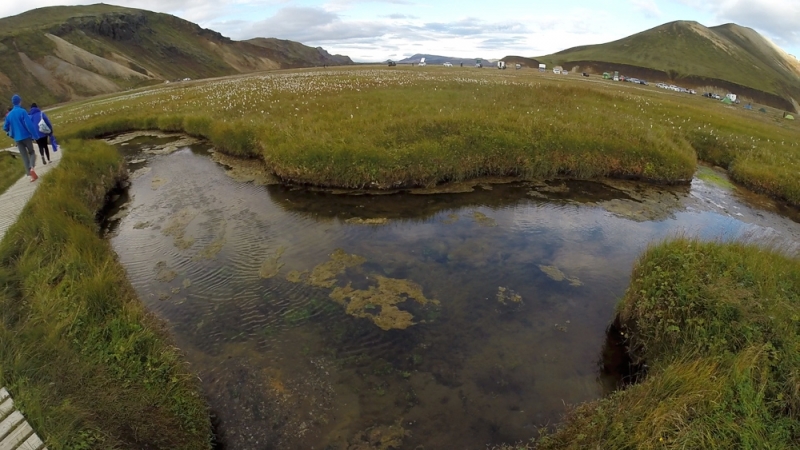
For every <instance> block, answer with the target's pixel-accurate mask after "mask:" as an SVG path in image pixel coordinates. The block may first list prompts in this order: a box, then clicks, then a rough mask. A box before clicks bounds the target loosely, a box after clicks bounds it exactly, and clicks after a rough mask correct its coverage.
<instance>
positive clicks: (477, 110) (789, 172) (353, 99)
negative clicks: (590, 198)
mask: <svg viewBox="0 0 800 450" xmlns="http://www.w3.org/2000/svg"><path fill="white" fill-rule="evenodd" d="M417 69H419V68H416V69H411V68H401V69H397V70H394V69H393V70H388V69H382V68H381V69H375V68H370V69H360V70H328V71H319V72H307V71H306V72H303V71H301V72H295V73H282V74H275V75H267V76H248V77H236V78H230V79H223V80H211V81H207V82H202V83H197V84H193V85H191V86H167V87H163V86H162V87H159V88H155V89H152V90H149V91H138V92H136V93H134V94H128V95H122V96H118V97H115V98H110V99H103V100H100V101H96V102H84V103H81V104H76V105H74V106H68V107H65V108H61V109H59V110H58V111H56V112H54V113H53V114H52V115H53V117H54V119H55V120H57V121H58V123H60V124H62V128H61V130H63V132H65V133H67V134H68V135H72V136H76V137H80V138H94V137H97V136H102V135H105V134H111V133H115V132H120V131H127V130H138V129H161V130H168V131H185V132H187V133H189V134H192V135H195V136H201V137H205V138H208V139H209V140H210V141H211V142H212V143H213V144H215V145H216V146H217V148H218V149H219V150H220V151H222V152H225V153H229V154H232V155H236V156H245V157H258V158H261V159H263V160H264V161H265V163H266V165H267V167H268V168H269V170H270V171H272V172H273V173H274V174H275V175H277V176H278V177H280V178H282V179H283V180H284V181H287V182H292V183H299V184H311V185H317V186H333V187H347V188H377V189H391V188H396V187H409V186H431V185H435V184H438V183H443V182H448V181H459V180H465V179H470V178H475V177H479V176H485V175H492V176H505V175H511V176H521V177H526V178H546V177H553V176H557V175H560V176H566V177H571V178H583V179H588V178H597V177H609V176H610V177H626V178H636V179H643V180H649V181H655V182H666V183H676V182H677V183H680V182H686V181H687V180H689V179H690V178H691V176H692V174H693V173H694V171H695V168H696V163H697V160H698V159H699V160H702V161H707V162H709V163H711V164H714V165H719V166H722V167H723V168H726V169H729V170H730V175H731V177H732V179H733V180H734V181H737V182H739V183H742V184H744V185H746V186H747V187H750V188H752V189H755V190H759V191H762V192H766V193H768V194H770V195H773V196H775V197H778V198H781V199H783V200H786V201H788V202H790V203H793V204H800V181H798V178H797V177H795V176H794V174H796V173H797V172H798V171H800V144H798V142H800V127H798V126H796V124H792V123H787V122H785V121H783V120H782V119H780V118H778V117H776V116H775V115H774V113H773V114H761V113H755V112H746V111H744V110H741V109H736V108H730V107H725V106H723V105H721V104H719V103H718V102H713V101H710V100H707V99H702V98H693V97H690V96H686V95H683V96H680V95H669V94H667V93H664V92H663V91H660V90H656V89H644V88H638V87H634V86H623V85H620V84H618V83H617V84H612V83H607V82H599V81H597V80H591V81H590V80H585V79H576V77H572V78H571V79H568V80H563V79H562V78H561V77H559V78H558V79H556V78H555V77H553V76H542V75H539V74H538V72H535V71H529V70H528V71H519V72H517V71H514V72H511V73H508V72H501V71H491V70H482V71H480V70H474V69H472V70H470V69H459V68H454V69H450V70H446V69H441V68H427V69H419V70H417Z"/></svg>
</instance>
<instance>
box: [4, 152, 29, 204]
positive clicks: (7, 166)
mask: <svg viewBox="0 0 800 450" xmlns="http://www.w3.org/2000/svg"><path fill="white" fill-rule="evenodd" d="M23 175H25V167H24V166H23V165H22V161H21V160H20V159H19V155H17V157H15V156H14V154H13V153H9V152H0V194H2V193H3V192H5V191H6V190H7V189H8V188H10V187H11V185H12V184H14V183H16V182H17V180H19V179H20V178H22V176H23Z"/></svg>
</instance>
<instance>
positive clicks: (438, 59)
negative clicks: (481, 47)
mask: <svg viewBox="0 0 800 450" xmlns="http://www.w3.org/2000/svg"><path fill="white" fill-rule="evenodd" d="M422 58H425V63H426V64H436V65H440V64H444V63H446V62H449V63H451V64H453V65H454V66H458V65H460V64H462V63H463V64H464V65H465V66H467V65H469V66H474V65H475V61H477V60H479V59H480V60H481V61H483V64H484V65H486V62H487V61H488V60H487V59H483V58H452V57H448V56H439V55H425V54H422V53H418V54H416V55H414V56H410V57H408V58H405V59H401V60H400V61H395V62H396V63H398V64H411V63H414V64H417V63H419V60H420V59H422Z"/></svg>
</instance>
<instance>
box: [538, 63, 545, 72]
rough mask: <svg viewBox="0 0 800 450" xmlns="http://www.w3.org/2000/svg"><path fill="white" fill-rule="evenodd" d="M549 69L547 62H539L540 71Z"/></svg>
mask: <svg viewBox="0 0 800 450" xmlns="http://www.w3.org/2000/svg"><path fill="white" fill-rule="evenodd" d="M546 70H547V65H546V64H539V72H544V71H546Z"/></svg>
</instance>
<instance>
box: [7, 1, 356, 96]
mask: <svg viewBox="0 0 800 450" xmlns="http://www.w3.org/2000/svg"><path fill="white" fill-rule="evenodd" d="M352 63H353V62H352V61H351V60H350V58H348V57H347V56H340V55H335V56H333V55H330V54H328V52H326V51H325V50H323V49H322V48H312V47H307V46H305V45H303V44H300V43H298V42H292V41H283V40H278V39H263V38H259V39H251V40H250V41H234V40H232V39H229V38H227V37H224V36H222V35H221V34H219V33H217V32H215V31H212V30H207V29H203V28H201V27H200V26H198V25H196V24H194V23H192V22H188V21H186V20H183V19H180V18H177V17H175V16H171V15H168V14H160V13H154V12H150V11H144V10H139V9H131V8H124V7H119V6H111V5H105V4H97V5H91V6H58V7H49V8H39V9H34V10H31V11H28V12H25V13H23V14H20V15H17V16H13V17H6V18H3V19H0V105H2V104H4V103H6V102H7V101H8V99H9V98H10V97H11V95H12V94H13V93H19V94H21V95H22V96H23V98H24V99H25V100H26V102H31V101H36V102H38V103H39V104H40V105H48V104H52V103H58V102H64V101H69V100H74V99H77V98H82V97H87V96H91V95H97V94H104V93H110V92H117V91H121V90H124V89H128V88H132V87H137V86H143V85H148V84H155V83H163V82H164V81H166V80H178V79H184V78H192V79H196V78H206V77H215V76H222V75H232V74H237V73H246V72H254V71H259V70H269V69H282V68H295V67H314V66H323V65H344V64H352Z"/></svg>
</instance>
